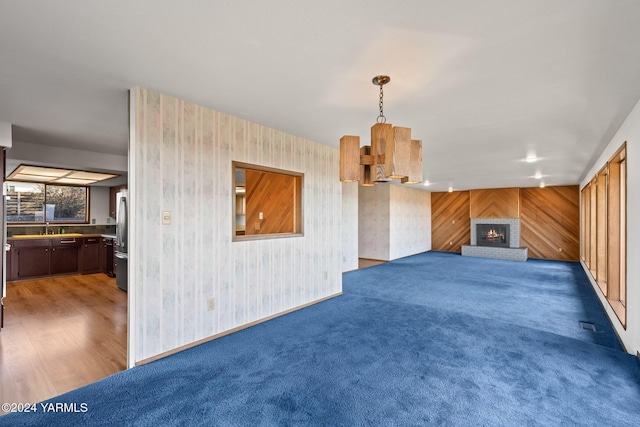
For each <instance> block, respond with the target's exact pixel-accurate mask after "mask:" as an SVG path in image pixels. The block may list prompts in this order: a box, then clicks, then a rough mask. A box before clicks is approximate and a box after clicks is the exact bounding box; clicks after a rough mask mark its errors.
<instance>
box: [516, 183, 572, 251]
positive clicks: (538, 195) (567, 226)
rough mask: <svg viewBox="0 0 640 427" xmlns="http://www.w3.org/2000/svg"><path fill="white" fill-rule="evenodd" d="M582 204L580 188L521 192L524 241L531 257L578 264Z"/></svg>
mask: <svg viewBox="0 0 640 427" xmlns="http://www.w3.org/2000/svg"><path fill="white" fill-rule="evenodd" d="M579 203H580V193H579V191H578V186H577V185H571V186H560V187H545V188H521V189H520V242H521V245H522V246H524V247H527V248H529V258H543V259H556V260H564V261H578V257H579V256H580V208H579Z"/></svg>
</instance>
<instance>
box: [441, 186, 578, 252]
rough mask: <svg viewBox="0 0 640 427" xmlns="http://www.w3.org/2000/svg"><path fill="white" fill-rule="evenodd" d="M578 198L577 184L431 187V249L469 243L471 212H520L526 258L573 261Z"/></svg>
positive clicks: (499, 215) (493, 215) (455, 247)
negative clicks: (466, 188)
mask: <svg viewBox="0 0 640 427" xmlns="http://www.w3.org/2000/svg"><path fill="white" fill-rule="evenodd" d="M578 203H579V193H578V186H558V187H545V188H537V187H536V188H498V189H486V190H471V191H456V192H453V193H432V194H431V214H432V217H431V228H432V229H431V235H432V249H433V250H437V251H448V252H460V251H461V246H462V245H468V244H471V242H470V240H471V231H470V219H471V218H520V244H521V245H522V246H523V247H527V248H529V258H542V259H554V260H566V261H578V257H579V240H580V236H579V223H580V221H579V215H580V214H579V206H578Z"/></svg>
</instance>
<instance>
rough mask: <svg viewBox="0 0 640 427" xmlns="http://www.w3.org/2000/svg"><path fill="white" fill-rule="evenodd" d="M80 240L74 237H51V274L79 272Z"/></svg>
mask: <svg viewBox="0 0 640 427" xmlns="http://www.w3.org/2000/svg"><path fill="white" fill-rule="evenodd" d="M79 254H80V241H79V239H76V238H74V237H71V238H61V239H51V258H50V273H49V274H65V273H77V272H78V270H79V268H78V258H79Z"/></svg>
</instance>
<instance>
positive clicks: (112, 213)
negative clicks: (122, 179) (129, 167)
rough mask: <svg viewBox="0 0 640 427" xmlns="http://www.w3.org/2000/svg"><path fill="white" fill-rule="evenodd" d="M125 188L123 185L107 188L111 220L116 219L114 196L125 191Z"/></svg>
mask: <svg viewBox="0 0 640 427" xmlns="http://www.w3.org/2000/svg"><path fill="white" fill-rule="evenodd" d="M126 189H127V186H126V184H125V185H117V186H115V187H110V188H109V216H110V217H111V218H115V217H116V205H117V201H116V195H117V194H118V192H120V191H122V190H126Z"/></svg>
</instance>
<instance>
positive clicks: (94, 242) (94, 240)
mask: <svg viewBox="0 0 640 427" xmlns="http://www.w3.org/2000/svg"><path fill="white" fill-rule="evenodd" d="M100 243H101V239H100V238H99V237H85V238H84V239H82V274H88V273H99V272H100V271H101V268H100V267H101V264H102V263H101V262H100V254H101V252H102V251H101V250H100V246H101V244H100Z"/></svg>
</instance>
